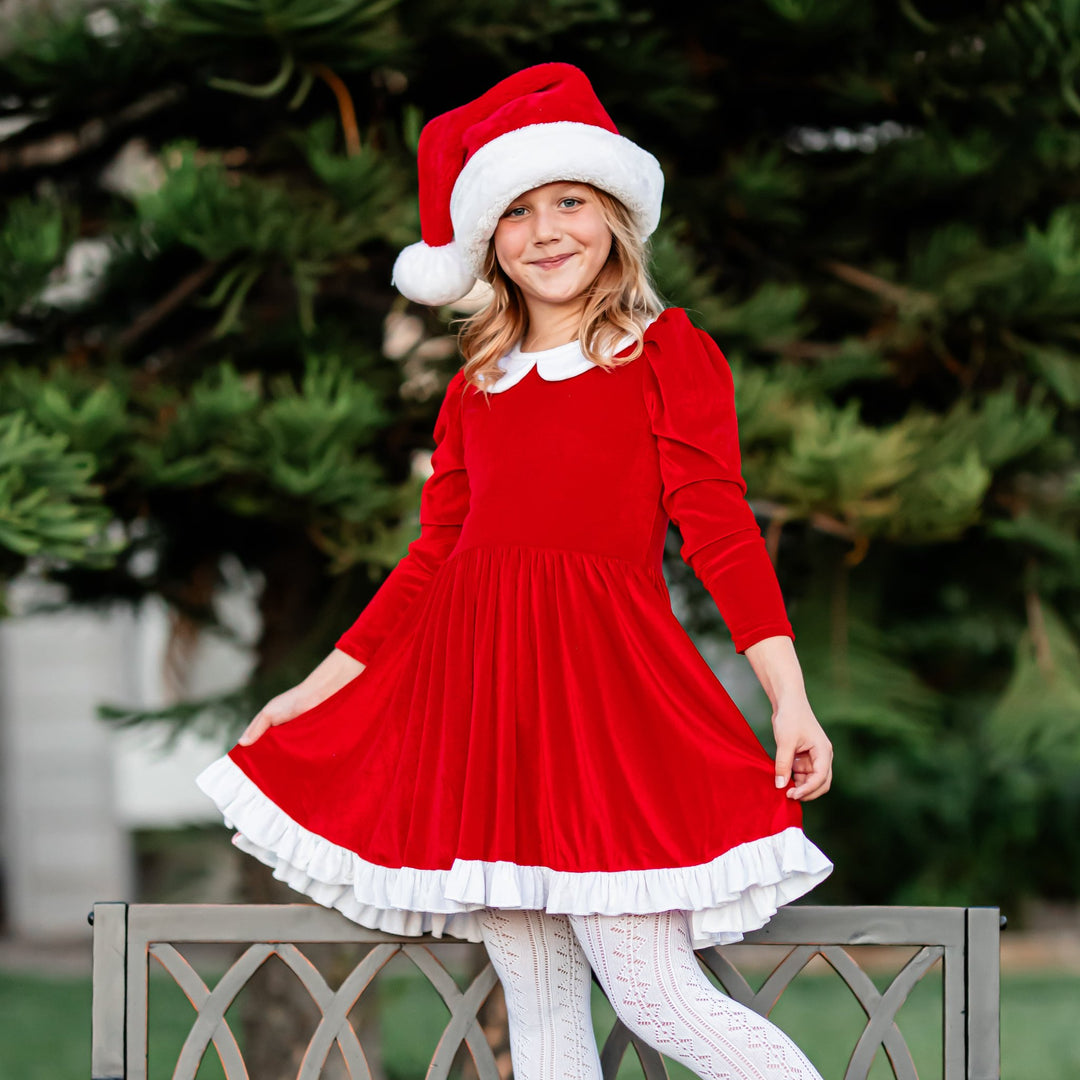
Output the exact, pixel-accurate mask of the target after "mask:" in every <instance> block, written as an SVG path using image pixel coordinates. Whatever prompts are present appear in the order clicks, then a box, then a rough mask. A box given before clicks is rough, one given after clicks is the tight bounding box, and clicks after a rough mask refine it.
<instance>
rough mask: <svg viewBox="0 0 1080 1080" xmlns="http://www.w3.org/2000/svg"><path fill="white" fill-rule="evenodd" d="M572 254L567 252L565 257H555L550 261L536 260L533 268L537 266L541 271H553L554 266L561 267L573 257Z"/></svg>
mask: <svg viewBox="0 0 1080 1080" xmlns="http://www.w3.org/2000/svg"><path fill="white" fill-rule="evenodd" d="M573 254H574V253H573V252H572V251H571V252H568V253H567V254H566V255H556V256H555V257H554V258H551V259H537V260H536V262H534V263H533V264H532V265H533V266H539V267H540V269H541V270H553V269H555V267H556V266H562V264H563V263H564V262H566V260H567V259H569V258H572V257H573Z"/></svg>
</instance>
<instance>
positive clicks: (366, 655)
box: [336, 371, 469, 664]
mask: <svg viewBox="0 0 1080 1080" xmlns="http://www.w3.org/2000/svg"><path fill="white" fill-rule="evenodd" d="M465 385H466V384H465V376H464V373H463V372H462V371H458V372H457V373H456V374H455V375H454V377H453V378H452V379H451V380H450V384H449V386H448V387H447V388H446V394H445V396H444V397H443V402H442V405H441V406H440V408H439V414H438V417H437V418H436V421H435V433H434V434H435V449H434V451H433V452H432V455H431V468H432V473H431V475H430V476H429V477H428V478H427V480H425V481H424V486H423V488H422V489H421V492H420V535H419V537H417V539H415V540H414V541H413V542H412V543H411V544H410V545H409V548H408V551H407V553H406V554H405V555H404V556H403V557H402V559H401V561H400V562H399V563H398V564H397V566H395V567H394V569H393V570H392V571H391V572H390V574H389V575H388V576H387V578H386V580H385V581H384V582H383V583H382V585H381V586H380V587H379V589H378V591H377V592H376V593H375V595H374V596H373V597H372V598H371V600H370V601H369V603H368V604H367V606H366V607H365V608H364V610H363V611H362V612H361V613H360V616H359V618H358V619H357V620H356V621H355V622H354V623H353V624H352V626H350V627H349V629H348V630H346V631H345V633H344V634H342V635H341V637H340V638H339V639H338V640H337V643H336V646H337V648H339V649H341V651H342V652H346V653H348V654H349V655H350V656H352V657H354V658H355V659H357V660H359V661H360V662H361V663H363V664H367V663H369V662H370V660H371V657H372V656H373V655H374V653H375V650H376V649H377V648H378V647H379V645H380V644H381V643H382V641H383V640H384V639H385V638H386V637H387V636H388V635H389V634H390V633H391V631H393V629H394V627H395V626H396V625H397V623H398V621H399V620H400V619H401V618H402V616H403V615H404V614H405V611H406V609H407V608H408V606H409V604H410V603H411V602H412V601H413V600H414V599H415V598H416V596H417V595H418V594H419V593H420V591H421V589H423V587H424V586H425V585H426V584H427V583H428V582H429V581H430V580H431V577H432V575H433V574H434V573H435V571H436V570H437V569H438V568H439V566H440V565H441V564H442V563H443V562H444V561H445V560H446V558H447V556H449V554H450V552H451V551H452V550H453V548H454V545H455V544H456V543H457V539H458V536H459V535H460V533H461V525H462V522H463V521H464V520H465V515H466V513H467V512H468V509H469V479H468V475H467V473H466V471H465V461H464V453H463V446H462V432H461V395H462V390H463V389H464V388H465Z"/></svg>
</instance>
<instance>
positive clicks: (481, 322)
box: [458, 184, 664, 393]
mask: <svg viewBox="0 0 1080 1080" xmlns="http://www.w3.org/2000/svg"><path fill="white" fill-rule="evenodd" d="M586 186H587V187H589V188H590V189H591V190H592V191H593V192H594V193H595V194H596V196H597V199H598V202H599V204H600V211H601V214H602V215H603V217H604V220H605V221H606V223H607V225H608V228H609V229H611V236H612V243H611V253H610V254H609V255H608V258H607V262H605V263H604V265H603V267H602V268H601V270H600V273H599V274H597V275H596V280H595V281H593V283H592V285H591V286H590V287H589V291H588V300H587V302H586V304H585V310H584V312H583V313H582V316H581V331H580V334H579V340H580V342H581V351H582V353H583V355H584V356H585V357H586V358H587V359H589V360H591V361H592V362H593V363H594V364H596V365H598V366H599V367H602V368H604V369H605V370H608V371H610V370H612V369H614V368H616V367H619V366H621V365H622V364H627V363H629V362H630V361H631V360H634V359H636V358H637V357H638V356H640V355H641V351H642V348H643V347H644V338H645V327H646V325H647V324H648V323H649V322H650V321H651V320H652V319H654V318H656V316H657V315H659V314H660V312H661V311H663V309H664V302H663V301H662V300H661V299H660V297H659V296H658V295H657V292H656V288H655V286H654V285H653V283H652V280H651V279H650V277H649V270H648V244H647V243H646V242H645V241H643V240H642V239H641V238H640V237H639V236H638V233H637V229H636V227H635V225H634V220H633V218H632V217H631V214H630V211H629V210H627V208H626V207H625V206H624V205H623V203H621V202H620V201H619V200H618V199H616V198H615V197H614V196H613V195H609V194H608V193H607V192H606V191H602V190H600V189H599V188H595V187H592V185H591V184H590V185H586ZM484 277H485V278H486V280H487V281H488V282H490V284H491V288H492V296H491V299H490V300H489V301H488V303H487V304H485V305H484V307H482V308H481V309H480V310H479V311H476V312H474V313H473V314H472V315H469V316H467V317H466V318H464V319H462V320H461V328H460V330H459V332H458V346H459V348H460V349H461V354H462V356H464V357H465V365H464V369H463V370H464V373H465V381H466V383H472V384H473V385H474V386H476V387H477V388H479V389H481V390H484V391H485V393H486V391H487V388H488V387H489V386H491V385H492V384H493V383H494V382H495V381H496V379H498V378H499V376H501V375H502V369H501V368H500V367H499V366H498V362H499V360H500V359H502V357H504V356H505V355H506V354H507V353H508V352H509V351H510V350H511V348H512V347H513V346H514V345H515V344H516V343H517V342H519V341H522V340H524V337H525V334H526V333H527V332H528V329H529V313H528V309H527V308H526V306H525V298H524V297H523V296H522V294H521V290H520V289H519V288H518V286H517V285H516V284H515V283H514V282H513V281H512V280H511V279H510V278H509V277H508V276H507V275H506V272H505V271H504V270H503V268H502V267H501V266H500V265H499V261H498V259H497V258H496V257H495V241H494V239H492V240H491V241H490V242H489V244H488V251H487V257H486V259H485V262H484ZM626 337H633V338H634V339H635V341H636V345H635V348H634V350H633V352H632V353H631V354H630V355H628V356H624V357H620V358H619V359H615V357H614V355H613V354H614V353H615V352H616V351H617V350H616V345H618V344H619V343H620V342H621V341H622V340H623V339H624V338H626Z"/></svg>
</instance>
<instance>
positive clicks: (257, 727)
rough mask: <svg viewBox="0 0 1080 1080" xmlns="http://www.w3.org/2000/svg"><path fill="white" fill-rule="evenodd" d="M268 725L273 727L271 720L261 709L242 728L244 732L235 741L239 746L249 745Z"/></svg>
mask: <svg viewBox="0 0 1080 1080" xmlns="http://www.w3.org/2000/svg"><path fill="white" fill-rule="evenodd" d="M269 727H273V721H272V720H271V719H270V717H269V715H268V714H267V713H266V711H265V710H263V711H262V712H259V713H257V714H256V715H255V718H254V719H253V720H252V721H251V723H250V724H248V726H247V727H246V728H244V733H243V734H242V735H241V736H240V738H239V739H237V740H236V741H237V742H238V743H239V744H240V745H241V746H250V745H251V744H252V743H253V742H254V741H255V740H256V739H257V738H258V737H259V736H260V735H262V733H263V732H264V731H266V729H267V728H269Z"/></svg>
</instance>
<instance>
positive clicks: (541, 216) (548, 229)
mask: <svg viewBox="0 0 1080 1080" xmlns="http://www.w3.org/2000/svg"><path fill="white" fill-rule="evenodd" d="M560 235H561V234H560V231H559V216H558V214H554V213H552V212H551V211H550V210H547V209H541V210H537V211H536V212H535V213H534V214H533V238H534V239H535V240H536V242H537V243H543V242H544V241H545V240H557V239H558V238H559V236H560Z"/></svg>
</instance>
